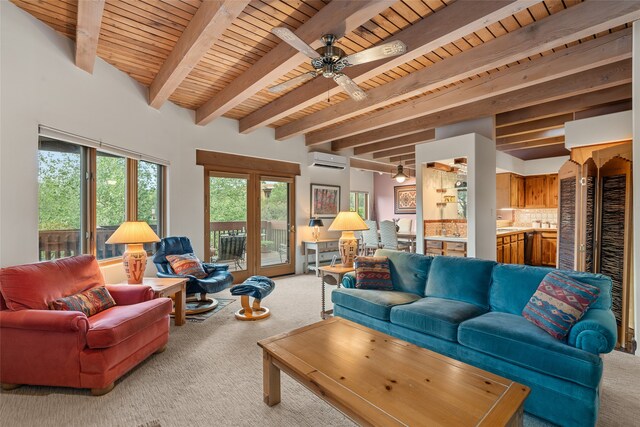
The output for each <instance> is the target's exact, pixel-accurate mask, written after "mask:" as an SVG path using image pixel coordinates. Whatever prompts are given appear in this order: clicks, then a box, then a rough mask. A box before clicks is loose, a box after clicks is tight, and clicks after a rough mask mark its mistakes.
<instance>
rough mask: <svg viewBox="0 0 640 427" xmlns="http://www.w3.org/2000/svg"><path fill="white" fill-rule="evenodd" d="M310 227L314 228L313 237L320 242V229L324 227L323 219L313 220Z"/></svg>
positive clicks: (310, 221)
mask: <svg viewBox="0 0 640 427" xmlns="http://www.w3.org/2000/svg"><path fill="white" fill-rule="evenodd" d="M309 227H313V231H312V232H311V235H312V236H313V240H315V241H316V242H317V241H318V237H320V227H324V224H323V223H322V220H321V219H318V218H311V219H310V220H309Z"/></svg>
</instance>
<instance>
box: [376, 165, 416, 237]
mask: <svg viewBox="0 0 640 427" xmlns="http://www.w3.org/2000/svg"><path fill="white" fill-rule="evenodd" d="M391 176H392V175H390V174H388V173H383V174H382V175H380V174H375V175H374V177H373V183H374V187H375V206H376V217H375V219H376V221H378V224H379V223H380V221H388V220H392V219H393V218H406V219H410V220H411V221H412V222H411V228H412V229H413V230H415V229H416V214H397V213H395V202H394V197H395V196H394V191H395V190H394V187H398V186H404V185H415V183H416V179H415V178H413V177H412V178H408V179H407V180H406V181H405V182H403V183H402V184H400V183H398V182H397V181H396V180H395V179H391Z"/></svg>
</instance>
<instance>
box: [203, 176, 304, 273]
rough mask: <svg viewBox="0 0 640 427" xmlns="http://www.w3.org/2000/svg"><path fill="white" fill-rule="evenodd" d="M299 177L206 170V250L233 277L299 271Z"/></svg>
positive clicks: (211, 259) (210, 260)
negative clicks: (225, 266) (297, 220)
mask: <svg viewBox="0 0 640 427" xmlns="http://www.w3.org/2000/svg"><path fill="white" fill-rule="evenodd" d="M294 194H295V181H294V178H293V177H283V176H270V175H265V174H262V173H260V172H256V171H242V172H241V173H231V172H225V171H221V170H216V169H209V170H207V171H206V173H205V230H206V233H205V251H206V253H207V254H208V257H209V262H215V263H223V264H227V265H228V266H229V271H231V272H232V274H233V276H234V282H235V283H238V282H242V281H243V280H245V279H246V278H247V277H249V276H253V275H262V276H281V275H284V274H293V273H294V272H295V250H294V249H295V227H294V223H295V220H294V218H295V211H294V206H295V205H294V199H293V198H294Z"/></svg>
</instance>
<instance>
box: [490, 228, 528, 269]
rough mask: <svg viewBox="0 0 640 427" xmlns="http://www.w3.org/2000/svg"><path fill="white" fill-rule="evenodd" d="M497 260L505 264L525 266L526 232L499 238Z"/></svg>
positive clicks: (497, 239)
mask: <svg viewBox="0 0 640 427" xmlns="http://www.w3.org/2000/svg"><path fill="white" fill-rule="evenodd" d="M496 260H497V261H498V262H502V263H505V264H524V232H515V233H510V234H508V235H500V236H498V237H497V238H496Z"/></svg>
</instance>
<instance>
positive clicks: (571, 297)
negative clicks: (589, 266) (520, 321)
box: [522, 271, 600, 340]
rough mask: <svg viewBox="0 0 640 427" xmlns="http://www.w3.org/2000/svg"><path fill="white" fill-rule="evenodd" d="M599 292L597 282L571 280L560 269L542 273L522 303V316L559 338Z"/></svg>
mask: <svg viewBox="0 0 640 427" xmlns="http://www.w3.org/2000/svg"><path fill="white" fill-rule="evenodd" d="M599 293H600V289H599V288H598V287H597V286H591V285H588V284H586V283H582V282H580V281H578V280H573V279H572V278H571V277H569V276H567V275H566V274H563V273H561V272H560V271H552V272H550V273H549V274H547V275H546V276H545V277H544V279H543V280H542V282H541V283H540V286H538V290H537V291H536V292H535V293H534V294H533V296H532V297H531V299H530V300H529V302H528V303H527V305H526V306H525V307H524V310H523V311H522V316H523V317H524V318H525V319H527V320H529V321H530V322H531V323H533V324H534V325H536V326H537V327H539V328H541V329H542V330H544V331H546V332H547V333H548V334H549V335H551V336H552V337H554V338H555V339H558V340H561V339H563V338H564V337H565V336H566V335H567V334H568V333H569V329H571V327H572V326H573V325H574V324H575V323H576V322H577V321H578V320H580V318H582V316H583V315H584V313H585V312H586V311H587V310H588V309H589V306H590V305H591V304H593V302H594V301H595V300H596V298H598V294H599Z"/></svg>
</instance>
